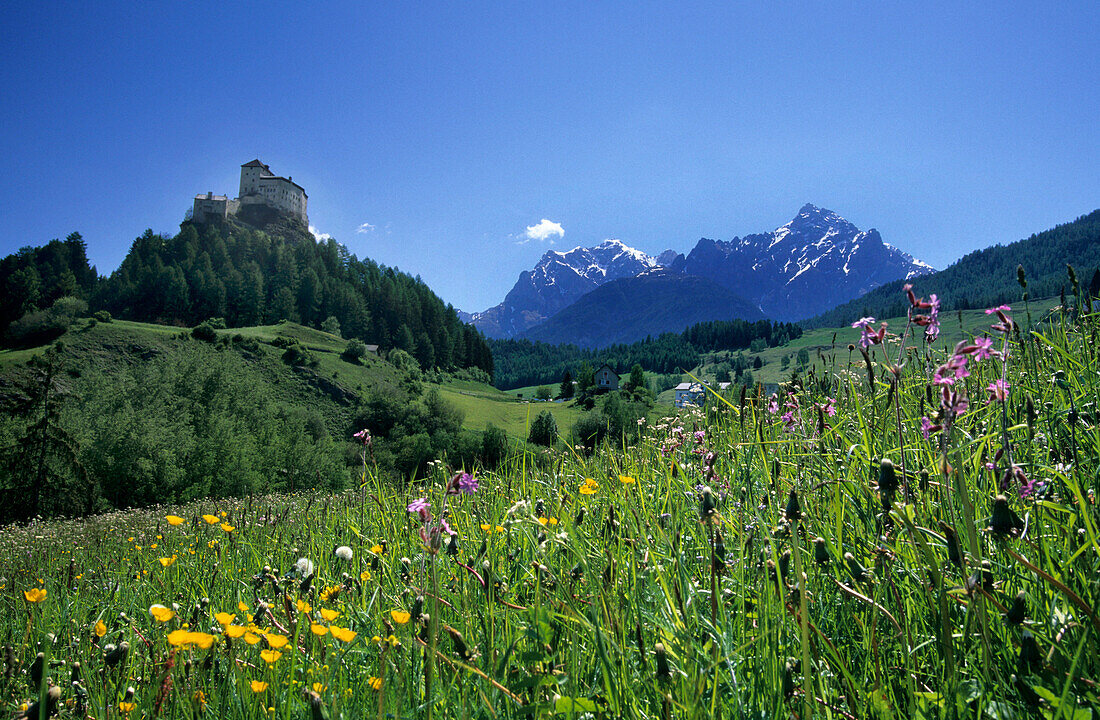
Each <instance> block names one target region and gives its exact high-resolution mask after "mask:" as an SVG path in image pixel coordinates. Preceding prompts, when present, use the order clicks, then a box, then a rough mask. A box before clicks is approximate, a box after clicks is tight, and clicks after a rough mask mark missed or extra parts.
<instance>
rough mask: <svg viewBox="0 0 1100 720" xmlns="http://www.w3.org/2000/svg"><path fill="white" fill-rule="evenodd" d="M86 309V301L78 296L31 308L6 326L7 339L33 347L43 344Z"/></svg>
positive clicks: (57, 335)
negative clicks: (39, 307)
mask: <svg viewBox="0 0 1100 720" xmlns="http://www.w3.org/2000/svg"><path fill="white" fill-rule="evenodd" d="M87 310H88V303H86V302H84V301H83V300H81V299H79V298H74V297H62V298H58V299H57V300H56V301H54V304H53V305H51V306H50V307H49V308H48V309H46V310H32V311H31V312H29V313H27V314H26V315H24V316H23V317H21V318H19V319H18V320H16V321H15V322H13V323H12V324H11V326H10V327H8V334H7V340H8V342H9V343H10V344H12V345H20V346H24V347H34V346H36V345H45V344H46V343H49V342H52V341H53V340H55V339H57V338H59V337H61V336H62V335H63V334H65V331H66V330H68V329H69V326H70V325H72V323H73V320H75V319H76V318H78V317H79V316H81V315H83V314H84V313H85V312H87Z"/></svg>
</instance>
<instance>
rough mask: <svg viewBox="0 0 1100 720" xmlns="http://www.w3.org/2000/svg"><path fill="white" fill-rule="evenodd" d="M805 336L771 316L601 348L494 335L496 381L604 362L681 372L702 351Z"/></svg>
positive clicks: (516, 381)
mask: <svg viewBox="0 0 1100 720" xmlns="http://www.w3.org/2000/svg"><path fill="white" fill-rule="evenodd" d="M801 336H802V328H800V327H799V326H798V325H794V324H790V323H777V322H772V321H771V320H758V321H756V322H750V321H748V320H712V321H709V322H701V323H696V324H695V325H692V326H691V327H689V328H687V329H686V330H684V331H683V332H681V333H662V334H661V335H658V336H657V337H654V338H646V339H645V340H640V341H638V342H636V343H630V344H619V345H611V346H608V347H605V348H601V349H593V348H581V347H578V346H576V345H572V344H561V345H551V344H549V343H544V342H538V341H531V340H528V339H526V338H523V339H519V340H514V339H513V340H497V339H490V340H489V344H490V345H491V346H492V348H493V359H494V367H495V368H496V374H495V376H494V384H495V385H496V386H497V387H498V388H502V389H508V388H517V387H523V386H525V385H538V384H542V383H557V382H558V381H560V380H561V379H562V376H563V375H564V374H565V372H566V371H569V372H570V373H571V375H572V376H573V377H577V376H578V375H579V374H580V372H581V367H582V366H583V365H584V364H586V363H587V364H588V365H589V366H591V368H592V369H593V370H595V369H598V368H599V367H600V366H601V365H603V364H604V363H607V364H608V365H610V366H611V367H612V368H613V369H615V370H616V371H617V372H626V371H627V370H628V369H630V368H631V367H632V366H633V365H635V364H637V365H641V366H642V368H643V369H644V370H646V371H647V372H652V373H661V374H667V373H679V372H682V371H683V370H689V369H691V368H693V367H695V366H696V365H698V364H699V356H700V354H701V353H707V352H714V351H716V350H746V349H749V348H752V347H753V346H754V344H756V345H757V346H758V347H759V348H760V349H763V348H765V347H777V346H779V345H783V344H785V343H787V342H790V341H791V340H794V339H797V338H799V337H801Z"/></svg>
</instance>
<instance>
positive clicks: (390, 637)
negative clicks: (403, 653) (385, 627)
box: [382, 635, 401, 647]
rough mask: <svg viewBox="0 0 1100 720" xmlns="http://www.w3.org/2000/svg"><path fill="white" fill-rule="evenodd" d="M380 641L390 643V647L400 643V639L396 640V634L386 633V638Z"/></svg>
mask: <svg viewBox="0 0 1100 720" xmlns="http://www.w3.org/2000/svg"><path fill="white" fill-rule="evenodd" d="M382 642H388V643H389V644H390V647H398V646H400V645H401V641H400V640H398V639H397V636H395V635H387V636H386V639H385V640H383V641H382Z"/></svg>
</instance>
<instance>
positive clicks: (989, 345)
mask: <svg viewBox="0 0 1100 720" xmlns="http://www.w3.org/2000/svg"><path fill="white" fill-rule="evenodd" d="M974 347H975V350H974V359H975V360H977V361H979V362H980V361H982V360H985V359H986V358H988V357H996V356H997V355H998V354H999V353H998V352H997V351H996V350H994V349H993V338H976V339H975V340H974Z"/></svg>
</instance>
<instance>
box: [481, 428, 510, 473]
mask: <svg viewBox="0 0 1100 720" xmlns="http://www.w3.org/2000/svg"><path fill="white" fill-rule="evenodd" d="M507 456H508V435H507V434H506V433H505V432H504V431H503V430H501V429H500V428H498V427H496V426H494V425H489V426H488V427H487V428H485V433H484V434H483V435H482V437H481V462H482V463H483V464H484V465H485V467H487V468H489V469H495V468H497V467H500V464H501V463H502V462H504V459H505V458H506V457H507Z"/></svg>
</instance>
